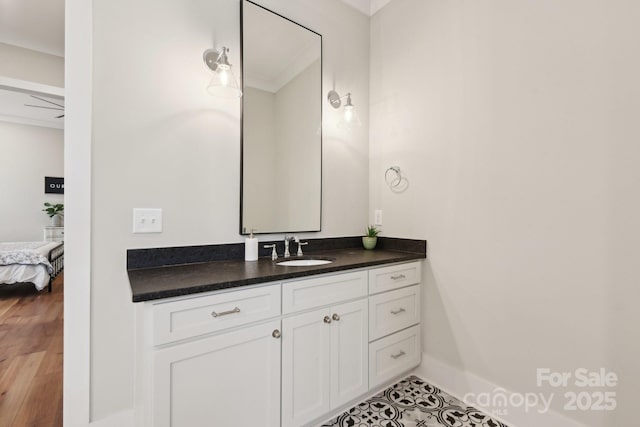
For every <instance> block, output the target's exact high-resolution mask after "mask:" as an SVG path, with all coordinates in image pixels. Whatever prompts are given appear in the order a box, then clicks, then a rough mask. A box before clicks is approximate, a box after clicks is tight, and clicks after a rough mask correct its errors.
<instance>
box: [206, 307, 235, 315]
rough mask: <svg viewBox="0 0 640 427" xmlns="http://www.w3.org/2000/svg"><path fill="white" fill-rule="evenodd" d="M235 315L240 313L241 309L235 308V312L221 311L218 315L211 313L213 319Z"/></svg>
mask: <svg viewBox="0 0 640 427" xmlns="http://www.w3.org/2000/svg"><path fill="white" fill-rule="evenodd" d="M233 313H240V309H239V308H238V307H236V308H234V309H233V310H229V311H221V312H220V313H216V312H215V311H212V312H211V315H212V316H213V317H220V316H226V315H228V314H233Z"/></svg>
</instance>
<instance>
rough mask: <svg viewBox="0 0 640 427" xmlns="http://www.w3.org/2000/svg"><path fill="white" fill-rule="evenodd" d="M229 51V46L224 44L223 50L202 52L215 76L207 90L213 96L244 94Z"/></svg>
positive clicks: (237, 96)
mask: <svg viewBox="0 0 640 427" xmlns="http://www.w3.org/2000/svg"><path fill="white" fill-rule="evenodd" d="M228 52H229V48H227V47H224V46H223V47H222V50H216V49H207V50H205V51H204V53H203V54H202V59H203V60H204V63H205V64H206V65H207V67H209V69H210V70H211V71H213V78H212V79H211V82H210V83H209V86H207V91H209V93H210V94H211V95H213V96H219V97H222V98H239V97H241V96H242V90H240V87H239V86H238V82H237V80H236V78H235V76H234V75H233V70H232V69H231V64H230V63H229V57H228V56H227V53H228Z"/></svg>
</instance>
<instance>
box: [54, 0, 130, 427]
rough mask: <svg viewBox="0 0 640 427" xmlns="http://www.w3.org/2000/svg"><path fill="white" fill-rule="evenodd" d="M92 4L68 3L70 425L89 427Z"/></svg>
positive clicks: (66, 372)
mask: <svg viewBox="0 0 640 427" xmlns="http://www.w3.org/2000/svg"><path fill="white" fill-rule="evenodd" d="M91 5H92V2H90V1H86V0H66V2H65V21H66V25H65V39H66V55H65V57H66V61H65V86H66V93H67V97H66V100H65V108H66V117H65V118H66V123H65V125H66V130H65V134H64V164H65V165H64V169H65V170H64V172H65V180H66V183H67V185H66V188H65V208H66V213H65V223H66V224H65V225H66V230H65V269H64V271H65V273H64V282H65V283H64V287H65V292H64V386H63V406H64V408H63V412H64V426H65V427H86V426H88V425H89V421H90V417H91V412H90V404H91V399H90V392H91V382H90V374H91V353H90V351H91V347H90V344H91V115H92V111H91V97H92V95H91V91H92V80H91V78H92V77H91V76H92V73H91V71H92V57H91V45H92V40H91V34H92V28H91V26H92V7H91ZM103 425H107V424H104V423H103ZM111 425H118V424H111ZM121 425H124V424H121Z"/></svg>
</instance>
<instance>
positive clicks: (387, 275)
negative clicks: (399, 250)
mask: <svg viewBox="0 0 640 427" xmlns="http://www.w3.org/2000/svg"><path fill="white" fill-rule="evenodd" d="M421 265H422V264H421V262H420V261H416V262H411V263H408V264H399V265H391V266H389V267H381V268H376V269H373V270H370V271H369V293H370V294H377V293H380V292H384V291H389V290H391V289H397V288H402V287H404V286H409V285H415V284H416V283H420V279H421V277H422V276H421V268H420V267H421Z"/></svg>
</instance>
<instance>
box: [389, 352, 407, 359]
mask: <svg viewBox="0 0 640 427" xmlns="http://www.w3.org/2000/svg"><path fill="white" fill-rule="evenodd" d="M405 354H407V353H405V352H404V351H402V350H400V353H398V354H392V355H391V358H392V359H397V358H398V357H402V356H404V355H405Z"/></svg>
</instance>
